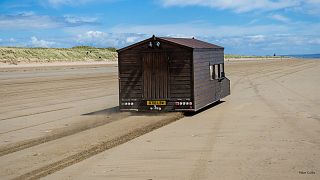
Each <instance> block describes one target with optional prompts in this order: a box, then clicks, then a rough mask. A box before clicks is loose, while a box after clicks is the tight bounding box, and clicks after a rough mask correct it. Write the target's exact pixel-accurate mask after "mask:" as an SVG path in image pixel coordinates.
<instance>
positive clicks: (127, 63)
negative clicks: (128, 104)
mask: <svg viewBox="0 0 320 180" xmlns="http://www.w3.org/2000/svg"><path fill="white" fill-rule="evenodd" d="M119 59H120V61H119V64H118V65H119V91H120V93H119V100H120V102H121V101H122V99H125V100H128V99H141V97H142V69H141V60H140V59H141V57H140V54H139V52H138V51H136V50H135V49H132V50H127V51H123V52H121V53H119Z"/></svg>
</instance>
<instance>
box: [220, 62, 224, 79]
mask: <svg viewBox="0 0 320 180" xmlns="http://www.w3.org/2000/svg"><path fill="white" fill-rule="evenodd" d="M220 77H224V64H220Z"/></svg>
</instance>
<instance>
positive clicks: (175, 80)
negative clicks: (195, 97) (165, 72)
mask: <svg viewBox="0 0 320 180" xmlns="http://www.w3.org/2000/svg"><path fill="white" fill-rule="evenodd" d="M169 83H170V85H169V87H170V98H171V99H172V100H176V99H184V100H185V99H192V90H193V87H192V84H193V83H192V50H189V49H182V48H179V49H177V48H176V49H172V50H171V51H170V54H169Z"/></svg>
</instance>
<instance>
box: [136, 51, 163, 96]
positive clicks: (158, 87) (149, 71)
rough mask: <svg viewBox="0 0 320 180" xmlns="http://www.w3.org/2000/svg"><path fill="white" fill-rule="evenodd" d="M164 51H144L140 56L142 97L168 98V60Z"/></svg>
mask: <svg viewBox="0 0 320 180" xmlns="http://www.w3.org/2000/svg"><path fill="white" fill-rule="evenodd" d="M167 61H168V60H167V56H166V54H165V53H164V52H146V53H144V54H143V57H142V64H143V96H144V99H167V98H168V62H167Z"/></svg>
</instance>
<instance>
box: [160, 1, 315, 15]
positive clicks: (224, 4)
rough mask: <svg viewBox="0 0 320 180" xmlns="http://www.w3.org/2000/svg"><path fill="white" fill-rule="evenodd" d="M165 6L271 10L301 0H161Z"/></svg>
mask: <svg viewBox="0 0 320 180" xmlns="http://www.w3.org/2000/svg"><path fill="white" fill-rule="evenodd" d="M314 1H315V0H314ZM161 2H162V4H163V6H165V7H169V6H204V7H210V8H215V9H229V10H232V11H235V12H238V13H241V12H249V11H254V10H262V11H270V10H278V9H284V8H290V7H296V6H299V5H300V3H301V2H300V0H278V1H271V0H259V1H257V0H237V1H234V0H161Z"/></svg>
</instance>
